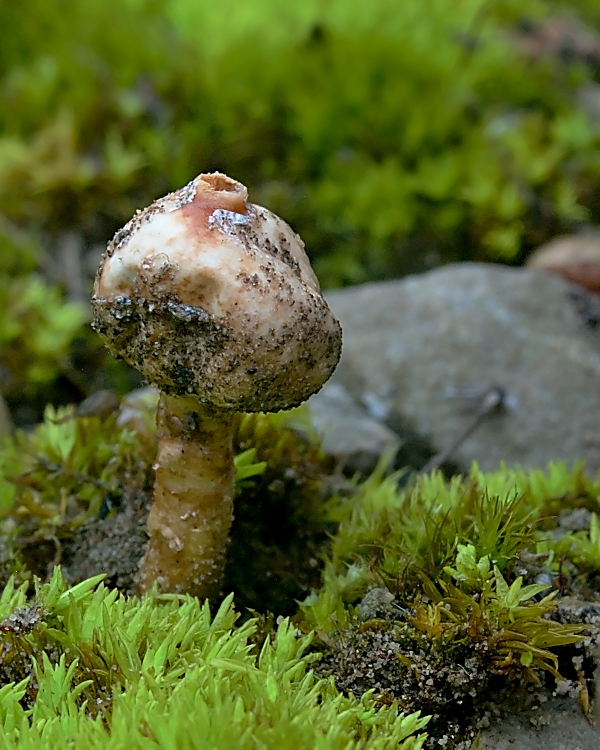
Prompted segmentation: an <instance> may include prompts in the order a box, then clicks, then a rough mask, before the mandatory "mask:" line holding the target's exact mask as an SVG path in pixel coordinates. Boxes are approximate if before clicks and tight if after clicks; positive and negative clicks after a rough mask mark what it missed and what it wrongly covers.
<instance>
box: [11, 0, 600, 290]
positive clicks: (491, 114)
mask: <svg viewBox="0 0 600 750" xmlns="http://www.w3.org/2000/svg"><path fill="white" fill-rule="evenodd" d="M591 4H592V0H577V2H570V3H569V4H568V6H569V8H571V9H577V8H581V9H582V10H583V11H586V10H587V20H588V22H589V23H590V24H594V26H595V28H596V29H597V28H598V17H597V13H595V12H593V11H591V10H590V7H591ZM227 8H228V10H225V9H224V10H223V13H222V14H220V15H219V17H215V14H214V13H213V12H212V4H211V3H210V2H209V1H208V0H201V1H198V0H168V2H167V1H166V0H152V1H150V0H143V1H142V0H135V1H134V0H131V1H129V2H119V1H117V0H89V2H86V3H85V4H81V3H78V2H76V0H63V3H62V6H61V10H62V13H61V14H58V15H57V14H55V13H53V12H52V9H51V8H49V7H48V6H47V4H45V3H44V2H42V1H41V0H35V3H34V5H31V4H29V5H28V6H27V9H26V10H25V9H24V8H23V7H21V6H20V5H19V4H13V5H10V6H8V5H7V6H6V7H4V8H2V10H1V11H0V24H1V26H2V28H3V29H5V31H6V33H5V37H6V40H7V43H6V44H5V45H3V48H2V54H1V55H0V92H1V94H2V99H3V101H4V102H6V106H5V107H4V108H3V112H2V114H1V115H0V129H1V132H2V137H1V138H0V213H2V214H4V215H5V216H7V217H9V218H10V219H11V220H12V221H14V222H15V223H17V224H18V225H19V226H21V227H26V228H32V229H34V230H36V231H38V230H42V231H43V232H44V233H45V235H46V236H48V237H50V238H51V240H52V241H54V240H55V238H56V237H57V236H58V235H59V234H60V233H61V232H63V231H65V230H70V229H73V228H75V229H76V231H77V232H79V233H81V235H82V236H83V238H84V240H85V243H84V244H86V245H91V244H93V243H94V242H98V241H104V240H105V239H106V237H107V236H110V234H111V232H112V231H114V230H115V229H116V228H117V227H118V226H120V225H121V224H123V222H124V221H125V220H126V219H127V218H128V217H129V216H131V214H132V213H133V212H134V210H135V208H136V207H139V206H142V205H148V204H149V202H150V200H152V199H153V198H155V197H156V196H157V195H162V194H164V193H165V192H166V191H167V190H169V189H173V188H175V187H178V186H180V185H182V184H185V182H186V181H187V180H188V179H190V178H191V177H193V176H194V175H195V173H197V172H198V171H200V169H203V170H209V169H217V168H218V169H220V170H222V171H224V172H225V173H227V174H232V175H234V176H235V177H236V178H237V179H240V180H241V181H242V182H244V183H245V184H248V185H251V186H253V190H254V194H253V198H254V199H256V200H257V201H258V202H264V203H266V204H267V205H268V206H269V207H270V208H272V209H273V210H275V211H276V212H277V213H279V214H281V215H282V216H284V217H285V218H286V220H288V221H290V222H291V223H292V225H293V226H294V228H295V229H296V230H297V231H299V232H300V234H301V236H302V237H303V238H304V239H305V241H306V242H307V247H308V248H309V250H310V251H311V252H312V253H313V259H314V260H315V261H316V264H315V265H316V268H317V270H318V273H319V275H320V277H321V279H322V280H323V281H324V282H325V284H326V285H331V284H340V283H349V282H358V281H363V280H367V279H373V278H381V277H383V276H386V275H389V274H392V275H397V274H398V272H399V271H402V270H407V269H409V268H411V267H423V266H425V265H427V264H430V265H431V264H435V263H436V262H438V261H439V260H440V259H441V260H445V261H448V260H452V259H460V258H462V259H473V258H480V257H485V258H488V259H510V260H515V259H520V258H521V257H522V256H523V254H524V253H525V252H526V251H527V250H528V249H529V248H530V247H531V246H532V245H533V244H536V243H539V242H541V241H543V240H544V239H546V238H549V237H550V236H551V235H552V234H555V233H556V232H557V231H561V230H565V229H569V228H571V227H573V226H577V225H578V224H579V223H582V222H586V221H592V222H595V223H597V222H598V220H599V216H600V214H599V210H600V209H599V205H600V203H599V196H598V190H597V182H598V179H597V178H598V174H599V169H600V166H599V163H598V159H597V147H598V142H599V137H600V135H599V133H598V128H597V126H596V124H595V123H594V120H593V118H592V117H590V116H589V115H588V114H587V113H586V111H585V109H584V107H583V106H582V105H581V104H580V102H579V97H578V92H579V91H580V90H582V87H584V86H585V85H589V84H593V83H594V82H595V81H596V80H597V62H594V58H593V55H592V56H590V59H585V56H583V57H582V56H579V57H578V56H577V54H572V55H571V56H570V57H568V56H567V55H563V56H562V57H561V56H560V55H559V54H552V53H549V54H546V55H543V56H541V57H537V58H536V57H534V56H531V55H527V54H526V52H525V51H524V49H525V47H526V42H527V35H526V30H527V29H530V31H531V30H533V31H535V29H536V28H537V26H538V24H540V23H541V22H543V21H544V20H545V19H547V18H548V17H549V16H551V14H553V13H557V12H560V8H561V4H560V3H556V2H547V1H545V0H526V1H524V0H520V2H515V0H502V1H501V2H495V3H486V2H484V0H456V2H454V3H452V5H451V6H449V5H448V3H446V2H444V0H436V1H435V2H431V3H429V4H428V5H427V6H424V5H423V3H421V2H419V0H410V1H409V0H406V1H405V2H403V3H402V4H400V5H398V3H396V2H394V1H393V0H377V1H376V2H373V3H370V4H369V6H368V9H367V10H365V6H363V5H362V4H361V3H360V2H358V0H356V1H355V2H346V3H331V4H326V5H323V6H318V7H317V6H316V5H315V6H311V5H306V4H304V5H302V6H301V7H300V6H298V7H295V6H294V7H293V8H292V7H290V8H288V7H287V6H282V5H281V3H279V2H277V1H276V0H257V2H254V3H253V4H252V5H251V6H249V7H248V8H246V9H245V10H244V12H241V11H240V9H239V6H237V5H236V4H235V3H230V4H228V5H227ZM65 17H68V18H69V19H70V24H69V25H65V24H64V20H63V19H64V18H65ZM115 18H118V19H119V23H115ZM265 18H270V19H271V22H270V23H269V24H268V25H266V26H265V23H264V19H265ZM70 27H75V28H77V29H78V30H79V33H78V36H77V38H74V37H73V35H72V34H71V33H70ZM568 34H569V32H567V36H568ZM558 51H560V45H558ZM507 60H509V61H510V64H509V65H507V62H506V61H507ZM384 196H385V200H383V199H382V198H383V197H384Z"/></svg>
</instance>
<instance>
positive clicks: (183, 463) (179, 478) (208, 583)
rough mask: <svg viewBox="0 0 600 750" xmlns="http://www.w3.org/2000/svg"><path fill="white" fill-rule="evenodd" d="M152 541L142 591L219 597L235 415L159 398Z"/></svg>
mask: <svg viewBox="0 0 600 750" xmlns="http://www.w3.org/2000/svg"><path fill="white" fill-rule="evenodd" d="M157 426H158V436H159V449H158V457H157V461H156V484H155V488H154V504H153V506H152V509H151V511H150V515H149V517H148V533H149V536H150V539H149V542H148V549H147V552H146V554H145V556H144V558H143V560H142V563H141V569H140V588H141V589H142V590H143V591H145V590H147V589H149V588H151V586H152V584H153V583H154V581H157V582H158V585H159V588H160V589H161V590H163V591H172V592H186V593H189V594H192V595H194V596H198V597H201V598H202V597H211V596H215V595H216V594H217V593H218V592H219V589H220V586H221V582H222V576H223V568H224V565H225V552H226V549H227V541H228V535H229V529H230V526H231V521H232V517H233V516H232V513H233V496H234V491H235V467H234V463H233V448H232V440H233V413H229V412H223V411H220V410H217V411H215V410H214V409H211V408H210V407H207V406H205V405H203V404H200V402H199V401H198V400H197V399H194V398H176V397H172V396H166V395H164V394H162V395H161V399H160V403H159V406H158V413H157Z"/></svg>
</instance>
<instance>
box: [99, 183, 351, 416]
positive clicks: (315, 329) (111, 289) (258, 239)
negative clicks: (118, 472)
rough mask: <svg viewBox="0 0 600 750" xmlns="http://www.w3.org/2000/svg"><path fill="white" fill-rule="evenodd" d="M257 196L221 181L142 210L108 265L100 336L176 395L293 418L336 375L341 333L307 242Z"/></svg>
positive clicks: (117, 241) (112, 246)
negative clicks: (290, 413)
mask: <svg viewBox="0 0 600 750" xmlns="http://www.w3.org/2000/svg"><path fill="white" fill-rule="evenodd" d="M247 197H248V193H247V190H246V188H245V187H244V185H242V184H240V183H239V182H236V181H235V180H232V179H230V178H229V177H227V176H226V175H223V174H220V173H218V172H216V173H212V174H201V175H199V176H198V177H196V179H195V180H192V182H190V183H189V184H188V185H186V186H185V187H183V188H181V189H180V190H177V191H176V192H174V193H171V194H169V195H167V196H165V197H164V198H161V199H159V200H157V201H155V202H154V203H153V204H152V205H151V206H149V207H148V208H145V209H144V210H142V211H138V212H137V213H136V215H135V216H134V217H133V219H131V221H130V222H129V223H128V224H126V225H125V226H124V227H123V228H122V229H121V230H119V231H118V232H117V233H116V234H115V236H114V238H113V239H112V241H111V242H110V243H109V245H108V249H107V251H106V252H105V254H104V256H103V257H102V260H101V262H100V267H99V268H98V272H97V274H96V281H95V284H94V292H93V297H92V310H93V315H94V322H93V326H94V328H95V329H96V330H97V331H98V333H99V334H100V336H101V337H102V339H103V340H104V342H105V343H106V345H107V347H108V348H109V349H110V350H111V352H112V353H113V354H115V355H116V356H119V357H122V358H123V359H124V360H125V361H127V362H128V363H129V364H131V365H132V366H133V367H135V368H137V369H138V370H140V372H142V374H143V375H144V377H145V378H146V380H147V381H148V382H149V383H151V384H152V385H154V386H156V387H157V388H158V389H159V390H161V391H163V392H165V393H168V394H170V395H173V396H189V395H190V394H193V395H195V396H197V397H198V398H199V399H200V401H201V402H203V403H205V404H207V405H210V406H213V407H214V408H216V409H224V410H233V411H277V410H280V409H289V408H291V407H293V406H297V405H298V404H300V403H302V401H305V400H306V399H307V398H308V397H309V396H310V395H311V394H312V393H314V392H316V391H318V390H319V388H321V386H322V385H323V384H324V383H325V382H326V381H327V379H328V378H329V376H330V375H331V373H332V372H333V370H334V369H335V366H336V365H337V362H338V360H339V357H340V352H341V343H342V337H341V328H340V324H339V323H338V321H337V320H336V319H335V318H334V317H333V314H332V313H331V311H330V309H329V307H328V306H327V303H326V302H325V301H324V299H323V298H322V296H321V293H320V288H319V282H318V280H317V278H316V276H315V274H314V272H313V270H312V268H311V267H310V262H309V260H308V258H307V256H306V253H305V252H304V244H303V242H302V240H301V239H300V237H298V235H297V234H295V233H294V232H293V231H292V229H291V228H290V227H289V226H288V225H287V224H286V223H285V222H284V221H283V220H282V219H280V218H279V217H278V216H276V215H275V214H274V213H272V212H271V211H269V210H267V209H266V208H262V207H261V206H255V205H253V204H252V203H248V201H247Z"/></svg>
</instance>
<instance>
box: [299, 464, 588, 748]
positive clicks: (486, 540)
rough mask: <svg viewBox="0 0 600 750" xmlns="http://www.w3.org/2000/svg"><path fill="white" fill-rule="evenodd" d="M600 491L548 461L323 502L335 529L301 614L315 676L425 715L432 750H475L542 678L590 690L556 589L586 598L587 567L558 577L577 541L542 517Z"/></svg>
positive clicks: (381, 484)
mask: <svg viewBox="0 0 600 750" xmlns="http://www.w3.org/2000/svg"><path fill="white" fill-rule="evenodd" d="M599 494H600V482H594V481H592V480H591V479H589V478H586V477H585V475H584V474H583V472H582V469H581V467H577V468H576V469H575V470H568V469H567V467H566V466H565V465H564V464H555V465H552V466H551V467H549V470H548V471H547V472H540V471H536V472H531V473H530V474H527V473H525V472H522V471H520V470H516V471H508V470H506V469H503V470H501V471H500V472H497V473H495V474H494V473H492V474H488V475H485V474H482V473H481V472H480V471H479V470H478V469H477V467H474V468H473V470H472V472H471V475H470V476H469V477H467V478H460V477H456V478H454V479H453V480H451V481H449V482H445V481H444V480H443V479H442V477H441V475H440V474H437V473H435V474H433V475H432V476H426V477H420V478H418V479H417V480H416V482H415V483H413V485H412V486H411V487H408V488H407V489H404V490H399V489H398V487H397V478H396V477H392V478H388V479H385V480H382V479H381V478H380V477H379V478H377V477H374V478H372V479H371V480H369V481H368V482H367V483H366V484H365V485H363V486H362V487H361V488H360V489H359V491H358V493H357V494H356V495H355V496H354V497H353V498H351V499H346V500H344V501H337V502H332V503H330V513H331V515H332V517H333V518H335V519H336V521H337V522H338V523H339V526H338V530H337V533H336V535H335V536H334V538H333V542H332V551H331V556H330V558H329V560H328V561H327V562H326V566H325V571H324V585H323V587H322V589H321V590H320V591H318V592H316V593H314V594H313V595H312V596H311V597H309V599H308V600H307V601H306V602H305V603H304V604H303V605H302V611H303V614H304V616H305V618H306V621H307V623H309V624H310V626H311V627H314V628H316V629H317V633H318V634H320V636H321V643H320V645H321V646H322V647H323V648H324V650H325V657H324V660H323V661H322V663H321V664H320V665H319V667H318V669H319V670H322V671H321V673H322V674H325V675H333V676H334V677H335V679H336V683H337V685H338V687H340V688H341V689H344V690H346V691H348V692H350V693H352V694H355V695H360V694H361V693H362V692H363V691H364V690H366V689H367V688H368V687H369V688H375V689H376V695H377V696H378V698H379V700H380V701H382V702H383V703H385V702H389V701H390V700H396V701H398V702H399V705H400V706H401V708H402V710H405V711H410V710H413V709H414V707H415V706H418V707H419V708H420V709H422V710H423V711H424V712H425V713H427V714H431V716H432V719H431V721H430V724H429V725H428V732H429V734H430V738H429V740H427V742H426V745H427V746H431V747H435V746H437V743H440V742H441V743H442V744H444V746H446V747H452V748H466V747H469V746H470V742H471V740H472V739H473V738H474V736H475V735H476V732H477V727H478V725H479V724H480V722H481V721H482V720H483V721H489V712H490V710H491V709H490V706H493V705H495V704H498V703H502V701H506V700H507V698H508V696H510V695H511V694H513V693H515V691H517V692H518V691H520V690H524V689H525V688H527V687H528V686H533V685H543V684H545V681H546V678H545V677H544V675H547V676H548V678H549V679H552V678H554V679H556V680H560V681H563V680H564V679H565V677H566V676H567V675H568V676H569V677H575V679H578V678H580V680H581V684H582V685H585V680H586V678H587V679H588V680H589V684H590V686H591V684H592V677H593V675H592V670H591V669H589V667H590V664H591V663H592V661H593V660H591V659H588V661H587V667H586V669H587V672H586V671H585V670H582V669H581V664H582V663H583V657H584V656H585V655H586V654H587V651H586V648H587V647H589V648H590V649H593V647H594V645H593V643H592V642H591V641H589V640H588V641H587V642H586V643H587V646H586V645H585V644H584V643H583V635H582V634H583V631H584V630H585V628H583V627H581V626H579V625H577V624H576V623H573V621H572V618H571V619H570V620H569V619H568V618H566V617H562V616H561V615H560V614H559V612H558V610H557V602H558V599H557V595H558V594H559V593H561V594H564V593H572V594H575V595H577V594H578V593H579V594H580V593H581V591H582V588H581V586H582V576H583V575H584V573H585V568H583V567H580V568H578V569H575V568H572V571H571V572H572V575H570V576H569V577H568V579H567V578H566V577H565V571H564V567H563V566H562V564H561V557H560V556H561V554H562V555H563V558H564V554H565V553H564V548H565V545H566V547H567V548H569V545H570V544H571V541H570V539H569V537H568V536H565V535H564V534H563V535H560V534H557V533H556V532H557V529H559V528H560V516H559V517H556V516H551V515H550V514H549V508H551V507H554V508H556V507H557V504H560V506H561V508H560V513H562V514H568V513H569V512H570V511H571V509H572V507H573V506H572V505H570V503H576V502H582V501H583V499H584V498H587V499H588V502H590V503H597V501H598V496H599ZM561 549H562V550H563V552H562V553H561V552H560V550H561ZM571 557H572V560H573V562H575V560H576V557H575V556H573V555H571ZM532 560H534V561H535V563H536V565H532V564H531V561H532ZM540 573H542V574H543V575H542V576H541V578H540ZM536 578H537V580H536ZM524 579H528V580H529V582H527V581H526V580H524ZM587 585H589V580H588V581H587ZM597 635H598V633H596V636H597ZM596 636H595V637H596ZM577 644H578V645H577ZM578 649H579V651H578ZM577 654H578V659H579V661H578V662H577V656H576V655H577ZM574 656H575V659H573V657H574ZM587 656H589V654H587ZM586 658H587V657H586ZM561 659H562V661H561ZM577 663H579V667H575V668H574V664H577Z"/></svg>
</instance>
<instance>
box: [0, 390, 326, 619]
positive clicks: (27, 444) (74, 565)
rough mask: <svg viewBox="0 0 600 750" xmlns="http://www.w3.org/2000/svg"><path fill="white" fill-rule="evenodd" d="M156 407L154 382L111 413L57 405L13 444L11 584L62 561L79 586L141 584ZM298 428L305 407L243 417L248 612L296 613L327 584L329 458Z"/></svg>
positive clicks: (232, 567)
mask: <svg viewBox="0 0 600 750" xmlns="http://www.w3.org/2000/svg"><path fill="white" fill-rule="evenodd" d="M110 403H111V404H112V406H113V407H115V406H117V407H118V404H119V402H118V399H113V400H111V401H110ZM155 407H156V393H155V392H153V391H151V390H147V391H141V392H139V394H136V396H135V397H133V396H131V397H129V398H128V399H126V400H125V401H124V402H123V404H122V405H121V407H120V409H118V410H113V411H112V412H110V413H108V415H107V414H104V415H100V416H95V415H93V414H87V415H86V414H85V412H86V409H84V408H83V407H80V408H79V409H78V410H75V409H74V408H73V407H65V408H62V409H59V410H55V409H53V408H52V407H48V408H47V410H46V415H45V420H44V422H43V423H41V424H40V425H38V426H37V427H36V428H35V429H34V430H33V431H31V432H29V433H25V432H22V431H19V432H18V433H17V435H16V436H15V437H14V438H6V439H5V440H4V443H3V445H2V446H0V529H1V530H2V533H3V537H4V547H3V548H2V550H0V554H1V560H2V565H3V576H4V579H3V580H4V581H6V580H7V578H8V576H9V575H10V574H13V573H15V574H17V573H18V575H19V576H21V577H24V578H28V577H30V573H34V574H36V575H37V576H38V577H40V578H41V579H42V580H45V579H46V577H47V576H48V575H50V574H51V573H52V569H53V567H54V566H55V565H57V564H59V563H60V564H61V565H62V566H63V568H64V573H65V576H66V578H67V579H68V580H69V581H70V582H71V583H76V582H77V581H80V580H82V579H84V578H87V577H90V576H92V575H95V574H97V573H100V572H102V573H105V574H106V576H107V583H109V584H110V585H113V586H116V587H117V588H119V589H120V590H122V591H129V592H131V591H133V590H135V576H136V572H137V567H138V562H139V560H140V558H141V556H142V554H143V552H144V548H145V545H146V542H147V536H146V533H145V522H146V517H147V513H148V510H149V507H150V504H151V500H152V488H153V468H152V464H153V460H154V456H155V452H156V441H155V437H154V430H155V428H154V424H153V422H154V411H155ZM301 425H304V427H305V428H306V417H305V415H304V412H303V410H302V409H300V410H295V411H293V412H291V413H285V414H280V415H252V416H244V415H240V416H239V418H238V426H237V433H236V439H235V446H234V447H235V450H236V458H235V463H236V472H237V486H236V490H237V499H236V510H235V516H236V518H235V523H234V526H233V529H232V532H231V537H232V538H231V545H230V552H229V556H228V567H227V579H226V583H225V590H233V591H235V592H237V594H238V596H239V606H240V607H242V608H246V607H251V608H254V609H256V610H258V611H262V612H265V611H267V610H271V611H274V612H276V613H277V614H278V615H284V614H293V613H294V612H295V611H296V601H297V600H298V599H300V598H304V597H305V596H306V595H307V594H308V592H309V591H310V590H311V588H315V587H317V586H318V585H319V583H320V569H321V564H322V550H323V548H324V545H325V544H326V543H327V541H328V537H327V534H326V531H327V530H330V529H332V528H333V527H332V526H331V525H328V522H327V520H326V519H325V517H324V514H323V509H322V508H323V499H324V497H325V494H326V484H327V478H328V476H329V471H330V469H331V462H330V461H329V460H328V459H327V458H326V457H325V456H323V455H322V454H321V452H320V451H319V449H318V447H317V445H316V442H314V441H310V440H308V439H305V438H303V437H301V436H300V435H299V433H298V432H297V429H296V427H300V426H301ZM305 431H306V429H305ZM15 560H18V561H20V562H19V564H18V565H17V567H15V565H16V563H15Z"/></svg>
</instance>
